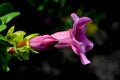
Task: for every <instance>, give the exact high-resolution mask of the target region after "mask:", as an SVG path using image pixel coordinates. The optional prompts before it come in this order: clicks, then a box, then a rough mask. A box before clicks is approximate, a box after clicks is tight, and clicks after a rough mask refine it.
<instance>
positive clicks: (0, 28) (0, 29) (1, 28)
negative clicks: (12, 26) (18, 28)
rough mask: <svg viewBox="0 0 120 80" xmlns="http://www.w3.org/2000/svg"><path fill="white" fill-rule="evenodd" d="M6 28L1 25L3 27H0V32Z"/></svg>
mask: <svg viewBox="0 0 120 80" xmlns="http://www.w3.org/2000/svg"><path fill="white" fill-rule="evenodd" d="M6 28H7V26H6V25H4V24H3V25H0V32H1V31H3V30H5V29H6Z"/></svg>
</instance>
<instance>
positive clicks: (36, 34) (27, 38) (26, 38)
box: [24, 33, 39, 40]
mask: <svg viewBox="0 0 120 80" xmlns="http://www.w3.org/2000/svg"><path fill="white" fill-rule="evenodd" d="M38 35H39V33H33V34H29V35H27V36H26V37H25V38H24V39H25V40H29V39H31V38H33V37H36V36H38Z"/></svg>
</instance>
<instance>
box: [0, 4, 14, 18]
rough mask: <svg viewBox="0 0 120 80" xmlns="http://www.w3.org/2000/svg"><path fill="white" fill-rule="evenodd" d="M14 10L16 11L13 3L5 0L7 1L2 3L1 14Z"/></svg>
mask: <svg viewBox="0 0 120 80" xmlns="http://www.w3.org/2000/svg"><path fill="white" fill-rule="evenodd" d="M13 11H14V7H13V5H12V4H11V3H9V2H5V3H2V4H0V16H3V15H5V14H7V13H10V12H13Z"/></svg>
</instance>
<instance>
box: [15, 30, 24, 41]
mask: <svg viewBox="0 0 120 80" xmlns="http://www.w3.org/2000/svg"><path fill="white" fill-rule="evenodd" d="M13 35H16V37H15V38H13V42H16V43H17V42H20V41H22V40H23V38H24V36H25V35H26V32H24V31H16V32H14V33H13Z"/></svg>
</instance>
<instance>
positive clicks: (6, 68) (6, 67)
mask: <svg viewBox="0 0 120 80" xmlns="http://www.w3.org/2000/svg"><path fill="white" fill-rule="evenodd" d="M2 69H3V70H5V71H6V72H8V71H10V68H9V66H7V65H3V66H2Z"/></svg>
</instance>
